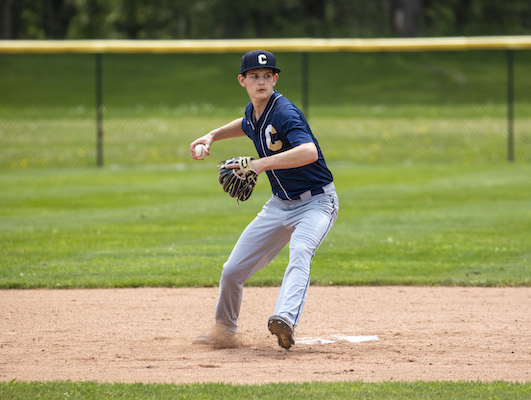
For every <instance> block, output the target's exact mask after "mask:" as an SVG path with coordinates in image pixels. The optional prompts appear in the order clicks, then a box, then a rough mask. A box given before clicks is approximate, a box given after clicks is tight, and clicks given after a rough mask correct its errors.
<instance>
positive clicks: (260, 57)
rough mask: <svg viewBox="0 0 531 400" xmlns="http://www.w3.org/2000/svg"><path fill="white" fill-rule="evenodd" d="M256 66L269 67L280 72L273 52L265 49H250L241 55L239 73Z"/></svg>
mask: <svg viewBox="0 0 531 400" xmlns="http://www.w3.org/2000/svg"><path fill="white" fill-rule="evenodd" d="M256 68H271V69H272V70H273V72H275V73H276V72H280V69H279V68H277V60H276V59H275V56H274V54H273V53H271V52H270V51H267V50H251V51H248V52H247V53H245V54H244V55H243V57H242V65H241V67H240V74H243V73H244V72H247V71H249V70H250V69H256Z"/></svg>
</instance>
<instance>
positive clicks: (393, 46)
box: [0, 35, 531, 54]
mask: <svg viewBox="0 0 531 400" xmlns="http://www.w3.org/2000/svg"><path fill="white" fill-rule="evenodd" d="M250 49H267V50H271V51H278V52H338V51H350V52H384V51H448V50H452V51H456V50H520V49H531V35H527V36H475V37H473V36H471V37H444V38H442V37H441V38H408V39H310V38H301V39H230V40H0V53H4V54H16V53H230V52H245V51H248V50H250Z"/></svg>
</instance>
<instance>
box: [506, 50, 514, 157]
mask: <svg viewBox="0 0 531 400" xmlns="http://www.w3.org/2000/svg"><path fill="white" fill-rule="evenodd" d="M507 161H509V162H513V161H514V50H507Z"/></svg>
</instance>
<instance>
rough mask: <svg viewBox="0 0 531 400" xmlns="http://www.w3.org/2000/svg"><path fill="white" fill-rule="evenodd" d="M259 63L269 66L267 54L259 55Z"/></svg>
mask: <svg viewBox="0 0 531 400" xmlns="http://www.w3.org/2000/svg"><path fill="white" fill-rule="evenodd" d="M258 63H259V64H260V65H264V64H267V57H266V55H265V54H259V55H258Z"/></svg>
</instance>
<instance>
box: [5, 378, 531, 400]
mask: <svg viewBox="0 0 531 400" xmlns="http://www.w3.org/2000/svg"><path fill="white" fill-rule="evenodd" d="M530 391H531V385H530V384H529V383H511V382H491V383H483V382H384V383H361V382H352V383H345V382H339V383H320V382H319V383H304V384H295V383H292V384H267V385H260V386H258V385H244V386H233V385H229V384H222V383H219V384H203V385H200V384H193V385H192V384H191V385H171V384H140V383H138V384H118V383H114V384H98V383H94V382H46V383H43V382H30V383H23V382H11V383H7V382H0V397H1V398H2V399H5V400H8V399H9V400H17V399H34V398H39V399H59V398H61V399H64V398H69V399H87V398H90V399H160V400H162V399H177V398H178V399H236V398H240V399H290V400H291V399H293V400H297V399H301V400H307V399H366V400H370V399H374V400H382V399H395V400H400V399H403V400H415V399H423V400H429V399H433V400H461V399H467V400H475V399H478V400H479V399H489V400H519V399H522V400H523V399H528V398H529V393H530Z"/></svg>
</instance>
